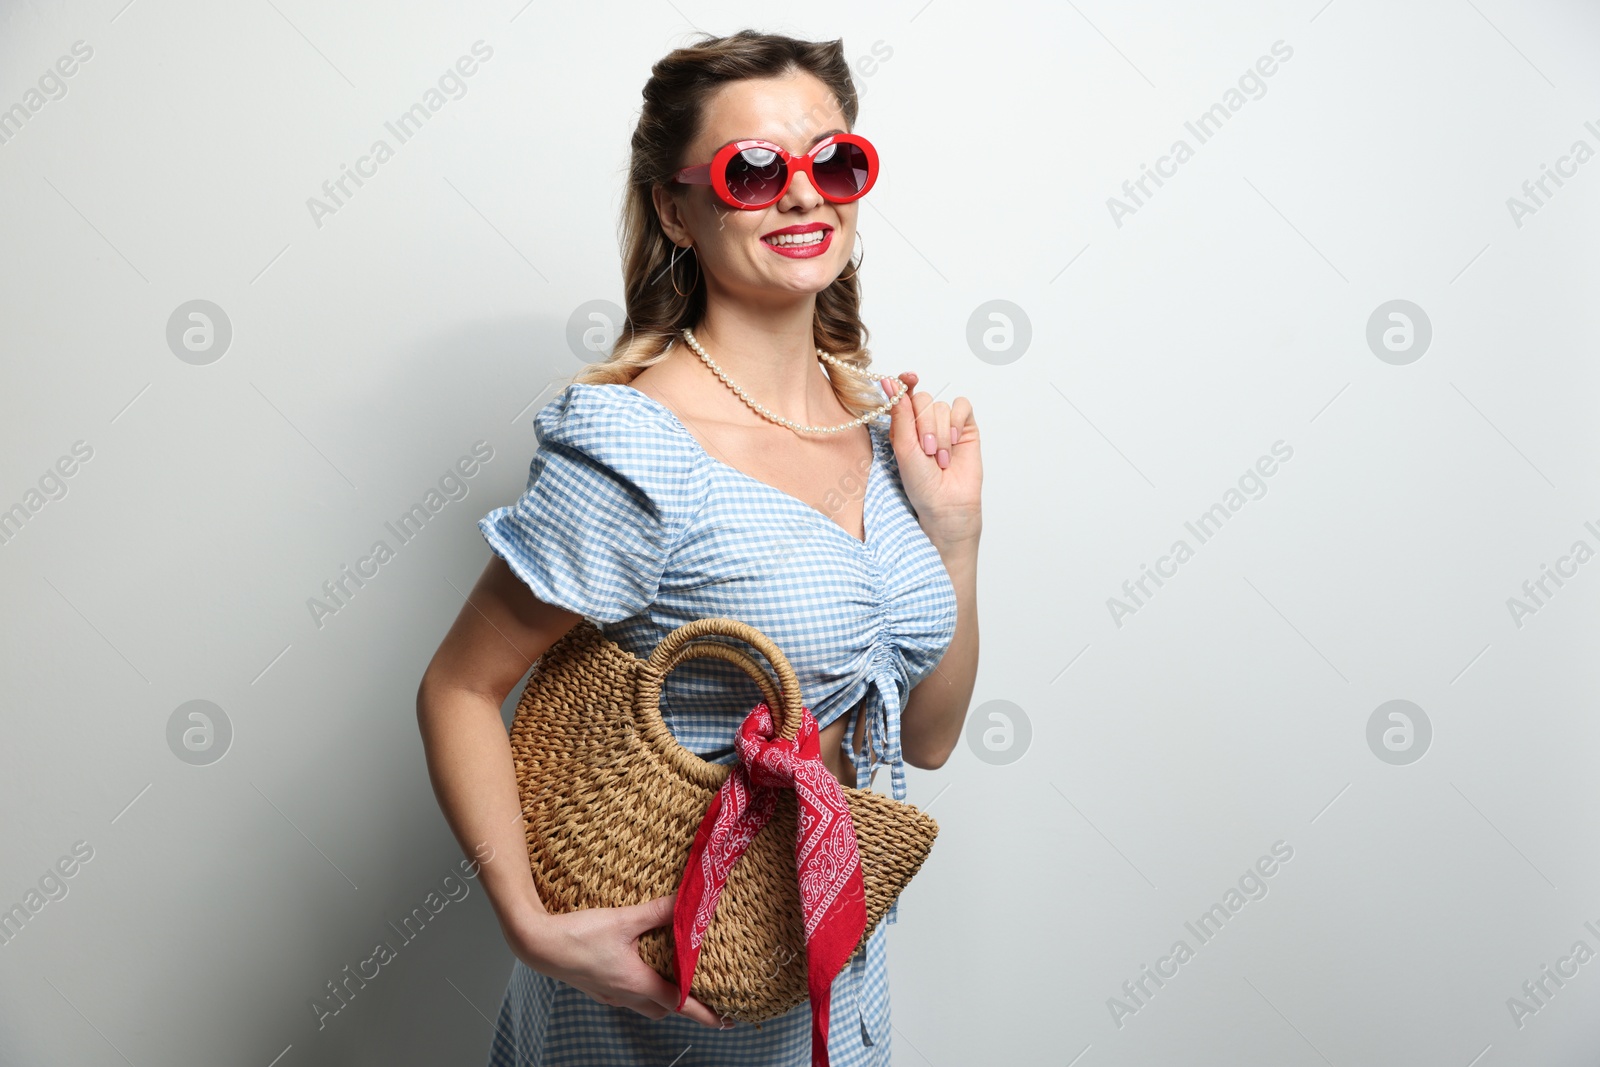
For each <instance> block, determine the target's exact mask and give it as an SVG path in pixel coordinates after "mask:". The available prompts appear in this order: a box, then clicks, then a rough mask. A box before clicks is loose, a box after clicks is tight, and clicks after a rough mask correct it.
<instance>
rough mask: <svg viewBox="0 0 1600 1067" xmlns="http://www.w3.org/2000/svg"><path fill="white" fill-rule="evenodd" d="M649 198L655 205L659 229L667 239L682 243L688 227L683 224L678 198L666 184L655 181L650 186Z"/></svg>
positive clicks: (685, 237)
mask: <svg viewBox="0 0 1600 1067" xmlns="http://www.w3.org/2000/svg"><path fill="white" fill-rule="evenodd" d="M650 199H651V202H653V203H654V204H655V207H656V221H658V222H660V223H661V231H662V232H663V233H665V234H666V235H667V240H669V241H671V242H672V243H673V244H675V245H682V243H683V242H684V241H685V240H686V239H687V238H688V236H689V229H688V227H687V226H685V225H684V224H683V212H682V211H681V210H679V203H678V198H677V197H676V196H674V195H673V192H672V190H671V189H669V188H668V187H667V186H666V185H664V184H662V183H661V182H656V183H655V184H654V185H652V186H651V187H650Z"/></svg>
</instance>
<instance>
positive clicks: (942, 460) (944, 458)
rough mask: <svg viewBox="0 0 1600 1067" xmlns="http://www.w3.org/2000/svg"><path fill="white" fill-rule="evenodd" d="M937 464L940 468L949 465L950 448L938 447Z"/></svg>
mask: <svg viewBox="0 0 1600 1067" xmlns="http://www.w3.org/2000/svg"><path fill="white" fill-rule="evenodd" d="M939 466H940V467H941V468H943V467H948V466H950V450H949V449H948V448H941V449H939Z"/></svg>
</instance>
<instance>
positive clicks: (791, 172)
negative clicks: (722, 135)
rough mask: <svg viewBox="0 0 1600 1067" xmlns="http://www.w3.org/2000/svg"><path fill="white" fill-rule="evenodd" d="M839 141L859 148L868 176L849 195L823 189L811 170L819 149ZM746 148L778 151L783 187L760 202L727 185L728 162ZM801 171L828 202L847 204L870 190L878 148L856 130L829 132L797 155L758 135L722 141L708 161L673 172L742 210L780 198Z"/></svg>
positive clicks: (875, 176)
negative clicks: (735, 192)
mask: <svg viewBox="0 0 1600 1067" xmlns="http://www.w3.org/2000/svg"><path fill="white" fill-rule="evenodd" d="M840 144H849V145H855V146H856V147H858V148H860V149H861V151H862V153H863V154H864V155H865V156H866V157H867V180H866V181H865V182H864V183H863V184H862V186H861V189H860V191H858V192H855V193H852V194H850V195H849V196H844V197H834V196H830V195H828V193H826V192H824V191H823V188H822V186H821V185H819V184H818V183H817V176H816V173H815V172H814V171H813V170H812V165H813V163H814V162H815V161H816V158H817V153H819V152H821V151H822V150H823V149H825V148H827V147H828V146H829V145H840ZM748 148H766V149H769V150H771V151H773V152H776V153H777V154H778V158H779V159H780V160H782V161H783V167H784V179H783V188H781V189H779V190H778V195H777V196H774V197H773V198H772V199H771V200H766V201H763V202H762V203H759V204H747V203H745V202H744V201H742V200H740V199H739V198H738V197H736V196H734V195H733V191H732V190H731V189H729V188H728V163H729V161H731V160H732V159H733V157H734V156H735V155H737V154H738V153H740V152H743V151H744V150H746V149H748ZM802 172H803V173H804V174H805V176H806V178H807V179H808V180H809V181H810V182H811V186H812V188H814V189H816V191H817V194H818V195H819V196H821V197H822V198H823V199H824V200H826V201H828V202H829V203H830V204H848V203H850V202H851V201H852V200H859V199H861V198H862V197H863V196H866V195H867V192H868V190H870V189H871V188H872V186H873V184H874V183H876V182H877V180H878V150H877V149H876V148H874V147H873V146H872V142H871V141H869V140H867V139H866V138H865V137H862V136H861V135H860V134H856V133H836V134H832V135H830V136H828V137H825V138H823V139H822V140H820V141H818V142H817V143H816V144H814V145H812V146H811V149H810V150H809V151H808V152H806V153H805V154H804V155H799V156H796V155H791V154H789V152H787V151H785V149H784V148H783V146H782V145H777V144H773V143H772V142H771V141H763V140H760V139H759V138H752V139H749V140H744V141H734V142H733V143H732V144H725V145H723V146H722V147H721V148H719V149H717V154H716V155H714V156H712V157H711V162H710V163H702V164H700V165H699V166H696V167H684V168H683V169H682V170H680V171H678V173H677V174H675V175H673V181H675V182H678V183H680V184H683V185H709V186H711V188H712V189H713V190H715V191H716V194H717V196H718V197H720V198H721V200H722V202H723V203H725V204H727V205H728V206H729V207H734V208H738V209H739V210H741V211H759V210H761V209H762V208H764V207H771V206H772V205H773V204H776V203H777V202H778V201H779V200H782V199H783V197H784V194H785V193H787V192H788V191H789V186H790V185H791V184H792V183H793V182H794V176H795V175H796V174H800V173H802Z"/></svg>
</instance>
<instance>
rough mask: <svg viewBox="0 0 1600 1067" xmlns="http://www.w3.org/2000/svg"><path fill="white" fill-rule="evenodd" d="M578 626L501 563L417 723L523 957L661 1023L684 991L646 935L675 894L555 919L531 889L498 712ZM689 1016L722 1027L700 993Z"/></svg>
mask: <svg viewBox="0 0 1600 1067" xmlns="http://www.w3.org/2000/svg"><path fill="white" fill-rule="evenodd" d="M581 619H582V616H580V615H576V614H574V613H572V612H570V611H567V610H565V609H563V608H558V607H555V606H553V605H550V604H546V603H544V602H542V601H540V600H539V599H538V598H537V597H535V596H534V595H533V592H532V590H530V589H529V588H528V587H527V585H525V584H524V583H523V582H522V580H521V579H520V578H518V577H517V576H516V574H515V573H513V572H512V570H511V568H510V567H509V566H507V565H506V562H505V560H503V559H501V558H500V557H499V556H495V557H494V558H493V559H492V560H490V561H489V565H488V567H486V568H485V569H484V572H483V574H482V576H480V577H479V578H478V583H477V585H475V586H474V587H473V589H472V592H471V594H469V595H468V597H467V602H466V604H465V605H463V606H462V608H461V613H460V614H459V615H457V616H456V620H455V623H454V624H453V625H452V626H451V627H450V632H449V633H447V634H446V635H445V638H444V641H443V642H442V643H441V644H440V645H439V649H438V651H437V652H435V653H434V656H433V660H432V661H431V662H430V663H429V664H428V668H427V670H426V671H424V672H423V675H422V682H421V684H420V685H419V686H418V687H417V725H418V727H419V728H420V729H421V731H422V746H423V749H424V750H425V752H426V754H427V761H428V776H429V778H430V779H431V780H432V782H433V791H434V793H435V795H436V796H437V797H438V798H439V807H440V808H441V809H442V810H443V811H444V817H445V821H446V822H447V823H449V825H450V830H451V832H452V833H454V834H455V836H456V840H457V841H459V842H460V844H461V847H462V849H463V850H464V851H465V852H466V853H468V854H469V855H473V856H475V857H477V858H479V861H480V862H481V863H482V869H481V872H480V875H479V877H480V880H481V882H482V885H483V887H484V891H485V892H487V893H488V894H489V901H490V903H491V905H492V906H493V907H494V911H495V915H496V916H497V917H498V918H499V920H500V928H501V931H502V932H503V933H504V935H505V938H506V943H507V944H508V945H510V947H511V950H512V951H513V952H514V953H516V955H517V958H518V959H520V960H522V961H523V962H524V963H525V964H527V965H528V966H529V967H532V968H533V969H534V970H537V971H539V972H541V973H543V974H547V975H550V976H551V977H553V978H556V979H559V980H560V981H563V982H566V983H567V984H568V985H571V986H573V987H575V988H577V989H580V990H582V991H583V992H585V993H587V994H588V995H589V996H591V997H593V998H594V999H596V1000H598V1001H599V1002H600V1003H602V1004H609V1005H620V1006H623V1007H628V1008H632V1009H633V1010H635V1011H637V1012H639V1013H640V1014H642V1015H646V1016H648V1017H650V1018H652V1019H660V1018H662V1017H663V1016H665V1015H667V1014H669V1013H670V1012H673V1011H674V1010H676V1009H675V1006H676V1004H677V1002H678V990H677V987H676V986H674V985H673V984H672V983H670V982H668V981H667V980H666V979H665V978H662V977H661V975H659V974H657V973H656V972H655V971H654V970H652V969H651V968H650V967H649V966H647V965H646V964H645V962H644V961H643V960H642V959H640V958H639V950H638V937H639V934H641V933H643V932H644V931H646V930H652V929H655V928H656V927H658V926H664V925H666V924H668V923H670V922H671V921H672V906H673V903H674V897H675V896H676V894H669V895H667V896H664V897H657V898H656V899H655V900H652V901H648V902H646V903H643V904H634V905H630V906H628V907H621V908H588V909H584V910H580V911H575V912H569V913H566V914H562V915H552V914H550V913H549V912H548V911H546V910H545V906H544V903H543V902H542V901H541V900H540V899H539V894H538V891H537V890H536V889H535V888H534V884H533V872H532V869H531V867H530V864H529V858H528V846H527V841H526V839H525V838H524V836H523V834H524V830H523V821H522V803H521V798H520V796H519V793H518V787H517V776H516V768H515V764H514V763H513V762H512V756H511V740H510V737H509V736H508V735H507V733H506V728H505V724H504V723H503V722H502V720H501V718H500V707H501V705H502V704H504V703H505V699H506V697H507V696H509V695H510V693H511V690H512V687H513V686H515V685H516V684H517V682H519V681H520V680H521V679H522V676H523V675H524V674H526V673H527V671H528V668H529V667H530V666H532V665H533V662H534V660H536V659H538V658H539V657H540V656H542V655H544V653H545V652H546V651H547V650H548V649H549V648H550V646H552V645H554V644H555V643H556V642H557V641H558V640H560V639H561V637H562V635H563V634H565V633H566V632H567V631H568V630H570V629H572V627H573V626H575V625H576V624H577V623H578V622H579V621H581ZM485 845H487V846H488V848H487V849H486V848H485V847H484V846H485ZM490 849H492V850H493V851H489V850H490ZM485 854H487V856H488V857H489V858H488V860H487V861H483V860H482V857H483V856H484V855H485ZM682 1014H683V1015H685V1016H687V1017H689V1018H692V1019H695V1020H696V1021H698V1022H702V1023H704V1024H706V1025H707V1026H713V1027H714V1026H717V1025H718V1020H717V1017H716V1015H715V1014H714V1013H713V1012H712V1011H711V1009H710V1008H708V1007H706V1006H705V1005H704V1004H702V1003H701V1002H700V1001H699V1000H698V999H696V998H695V997H693V996H691V997H689V998H688V1000H687V1001H685V1003H684V1007H683V1012H682Z"/></svg>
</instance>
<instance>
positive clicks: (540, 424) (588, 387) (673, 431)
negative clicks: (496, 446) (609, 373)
mask: <svg viewBox="0 0 1600 1067" xmlns="http://www.w3.org/2000/svg"><path fill="white" fill-rule="evenodd" d="M533 425H534V432H535V434H536V435H537V436H538V439H539V443H540V444H541V445H542V444H546V443H555V444H561V445H566V446H569V447H574V448H579V449H582V450H584V451H589V450H590V449H599V450H601V451H602V452H604V453H612V454H622V455H632V454H646V455H655V456H657V457H658V458H660V459H661V460H663V461H673V462H677V463H679V464H689V465H691V466H692V465H694V464H695V461H696V459H697V456H696V453H697V452H698V451H699V448H698V443H697V442H695V440H694V439H693V438H692V437H690V436H689V435H688V433H687V431H685V430H684V429H683V427H682V425H681V424H680V423H679V422H678V419H677V417H676V416H675V415H673V413H672V412H671V411H670V410H669V409H667V408H666V407H664V406H662V404H661V403H660V401H658V400H655V399H654V398H652V397H650V396H647V395H645V394H644V393H642V392H640V391H639V390H638V389H635V388H634V387H633V386H631V385H620V384H603V385H601V384H590V383H587V382H573V383H571V384H569V385H567V386H566V387H565V388H564V389H562V390H561V392H560V393H558V394H557V395H556V396H555V397H554V398H553V399H552V400H551V401H550V402H549V403H547V404H546V405H545V406H544V407H542V408H540V409H539V413H538V414H537V415H536V416H535V417H534V423H533Z"/></svg>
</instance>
